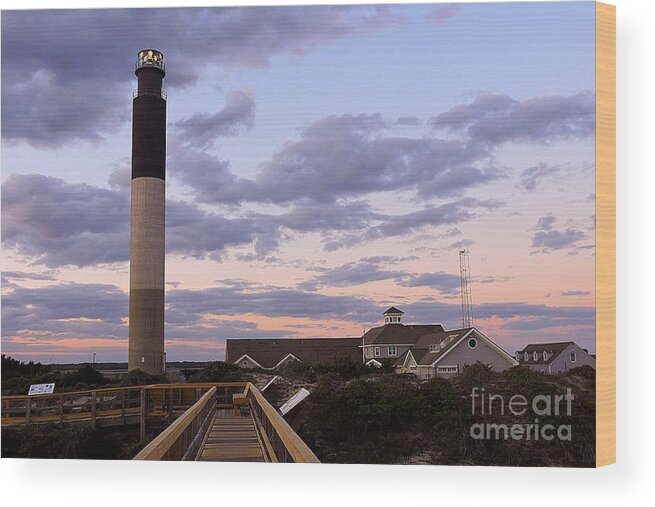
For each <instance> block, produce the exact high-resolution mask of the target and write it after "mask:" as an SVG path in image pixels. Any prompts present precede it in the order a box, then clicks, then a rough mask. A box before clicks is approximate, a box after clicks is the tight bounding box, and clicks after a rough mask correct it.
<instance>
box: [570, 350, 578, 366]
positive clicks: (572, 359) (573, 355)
mask: <svg viewBox="0 0 655 507" xmlns="http://www.w3.org/2000/svg"><path fill="white" fill-rule="evenodd" d="M576 359H577V358H576V357H575V350H572V351H571V362H572V363H575V361H576Z"/></svg>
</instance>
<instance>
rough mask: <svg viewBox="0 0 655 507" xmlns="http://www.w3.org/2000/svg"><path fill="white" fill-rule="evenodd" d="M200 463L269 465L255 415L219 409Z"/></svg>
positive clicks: (201, 453) (201, 454) (199, 457)
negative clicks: (256, 462) (231, 462)
mask: <svg viewBox="0 0 655 507" xmlns="http://www.w3.org/2000/svg"><path fill="white" fill-rule="evenodd" d="M198 461H266V460H265V458H264V452H263V450H262V444H261V441H260V439H259V436H258V434H257V430H256V428H255V422H254V421H253V419H252V415H250V414H249V413H248V414H247V415H242V414H238V415H237V414H234V413H233V411H232V410H229V409H217V410H216V415H215V416H214V420H213V422H212V426H211V428H210V430H209V433H208V435H207V439H206V440H205V443H204V446H203V448H202V450H201V452H200V453H199V456H198Z"/></svg>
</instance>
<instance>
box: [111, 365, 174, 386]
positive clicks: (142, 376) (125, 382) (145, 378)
mask: <svg viewBox="0 0 655 507" xmlns="http://www.w3.org/2000/svg"><path fill="white" fill-rule="evenodd" d="M165 381H166V377H164V376H163V375H161V376H159V375H150V374H149V373H146V372H145V371H143V370H140V369H138V368H137V369H136V370H131V371H129V372H128V373H127V375H125V376H124V377H123V378H122V379H121V381H120V385H122V386H144V385H149V384H158V383H160V382H165Z"/></svg>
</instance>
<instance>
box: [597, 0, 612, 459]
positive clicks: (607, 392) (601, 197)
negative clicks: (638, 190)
mask: <svg viewBox="0 0 655 507" xmlns="http://www.w3.org/2000/svg"><path fill="white" fill-rule="evenodd" d="M596 367H597V369H596V466H599V467H600V466H604V465H609V464H611V463H615V462H616V7H615V6H613V5H609V4H603V3H600V2H597V3H596Z"/></svg>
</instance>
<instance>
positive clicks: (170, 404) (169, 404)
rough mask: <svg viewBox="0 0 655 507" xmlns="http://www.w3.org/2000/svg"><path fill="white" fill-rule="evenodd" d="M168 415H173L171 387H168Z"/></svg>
mask: <svg viewBox="0 0 655 507" xmlns="http://www.w3.org/2000/svg"><path fill="white" fill-rule="evenodd" d="M168 415H169V416H170V417H173V388H172V387H171V388H169V389H168Z"/></svg>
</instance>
